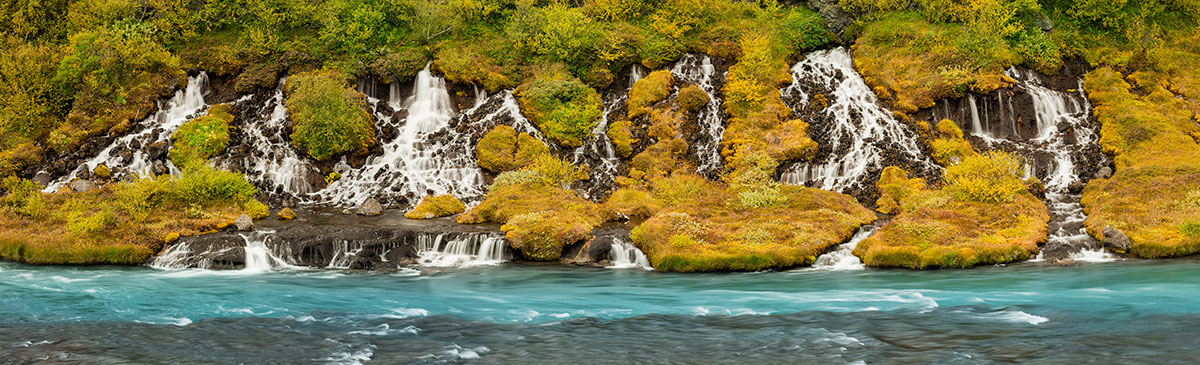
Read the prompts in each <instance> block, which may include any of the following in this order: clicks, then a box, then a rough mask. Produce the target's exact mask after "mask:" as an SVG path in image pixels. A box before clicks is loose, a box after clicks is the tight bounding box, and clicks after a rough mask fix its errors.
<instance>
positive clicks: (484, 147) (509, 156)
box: [475, 125, 550, 173]
mask: <svg viewBox="0 0 1200 365" xmlns="http://www.w3.org/2000/svg"><path fill="white" fill-rule="evenodd" d="M549 154H550V148H549V147H547V146H546V144H545V143H542V141H539V140H538V139H537V138H534V137H533V136H530V135H529V134H527V133H521V134H517V131H516V130H515V129H513V128H512V127H509V126H507V125H497V126H495V127H493V128H492V130H491V131H489V132H488V133H487V134H485V135H484V136H483V138H482V139H480V140H479V145H477V146H476V148H475V157H476V159H477V160H478V161H479V167H482V168H484V169H487V170H488V171H491V172H495V173H500V172H505V171H511V170H516V169H520V168H523V167H525V166H528V165H530V164H532V163H533V162H534V161H536V160H537V159H538V158H540V157H542V156H547V155H549Z"/></svg>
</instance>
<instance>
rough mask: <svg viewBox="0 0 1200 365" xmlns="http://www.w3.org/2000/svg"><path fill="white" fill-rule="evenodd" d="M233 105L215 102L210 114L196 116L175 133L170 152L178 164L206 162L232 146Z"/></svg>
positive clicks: (209, 110)
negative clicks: (230, 140) (230, 136)
mask: <svg viewBox="0 0 1200 365" xmlns="http://www.w3.org/2000/svg"><path fill="white" fill-rule="evenodd" d="M232 122H233V108H232V107H231V106H229V104H219V105H213V106H212V107H210V108H208V114H207V115H205V116H203V117H199V118H196V119H192V120H190V121H188V122H187V123H184V124H183V125H182V126H179V129H178V130H176V131H175V133H174V134H172V135H171V150H170V152H169V153H168V156H169V157H170V158H171V162H173V163H174V164H175V165H176V166H189V165H191V164H195V163H203V162H204V161H206V160H208V159H209V158H211V157H213V156H216V155H218V154H220V153H221V151H224V150H225V148H226V147H228V146H229V128H230V124H231V123H232Z"/></svg>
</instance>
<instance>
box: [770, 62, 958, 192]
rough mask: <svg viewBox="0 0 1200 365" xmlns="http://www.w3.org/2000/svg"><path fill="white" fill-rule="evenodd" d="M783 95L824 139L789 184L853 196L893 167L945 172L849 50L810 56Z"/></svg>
mask: <svg viewBox="0 0 1200 365" xmlns="http://www.w3.org/2000/svg"><path fill="white" fill-rule="evenodd" d="M781 93H782V95H783V99H784V101H785V102H787V103H788V105H789V106H790V107H792V109H794V110H795V111H796V112H797V113H798V114H800V115H802V116H804V117H805V118H804V119H805V121H806V122H808V123H809V125H810V128H809V135H812V136H819V139H820V140H819V141H817V142H818V144H819V145H820V150H819V153H818V154H817V157H816V158H815V159H814V160H813V161H812V162H797V163H794V164H792V165H791V166H790V167H788V168H787V170H786V171H785V172H784V173H783V175H782V176H781V180H782V181H783V182H784V183H788V184H793V185H807V186H812V187H817V188H821V189H824V190H831V191H837V192H842V193H851V192H854V191H861V190H871V189H873V188H874V184H875V179H876V178H877V177H878V173H879V171H882V170H883V168H884V167H887V166H888V165H900V166H901V167H904V168H905V169H907V170H908V171H909V172H912V173H914V174H915V175H918V176H927V175H936V174H937V172H939V171H940V169H941V168H940V167H939V166H937V165H936V164H934V163H933V161H931V160H930V159H929V157H928V156H927V155H926V154H924V153H923V152H922V147H921V142H920V140H919V139H918V138H917V136H916V135H915V133H913V132H912V131H910V130H909V128H908V127H907V126H905V125H904V124H903V123H901V122H900V121H897V120H896V119H895V118H894V117H893V116H892V113H891V112H890V111H888V110H887V109H885V108H884V107H883V106H882V105H880V104H879V100H878V99H877V98H876V96H875V93H874V92H872V91H871V89H870V88H869V87H867V84H866V83H865V82H864V81H863V79H862V77H861V76H860V75H859V74H858V72H856V71H855V70H854V63H853V60H852V59H851V57H850V53H849V52H848V51H846V49H845V48H836V49H831V50H826V51H817V52H812V53H809V54H808V55H807V56H806V57H805V58H804V60H802V61H800V62H798V63H796V65H795V66H793V67H792V84H791V85H790V86H788V87H786V88H784V89H783V90H781ZM822 99H824V100H827V104H828V105H827V106H825V107H824V108H821V103H820V102H819V101H820V100H822Z"/></svg>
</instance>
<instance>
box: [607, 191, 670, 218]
mask: <svg viewBox="0 0 1200 365" xmlns="http://www.w3.org/2000/svg"><path fill="white" fill-rule="evenodd" d="M604 205H606V206H608V208H609V209H612V210H613V211H614V212H617V213H619V214H621V215H623V216H625V217H628V218H632V219H645V218H650V217H651V216H654V215H655V214H657V213H658V211H659V210H661V209H662V207H663V203H662V201H659V200H658V198H655V197H654V194H652V193H651V192H649V191H646V190H641V189H633V188H622V189H617V190H616V191H614V192H613V193H612V195H609V197H608V200H607V201H605V202H604Z"/></svg>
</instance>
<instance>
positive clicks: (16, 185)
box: [0, 176, 48, 220]
mask: <svg viewBox="0 0 1200 365" xmlns="http://www.w3.org/2000/svg"><path fill="white" fill-rule="evenodd" d="M0 186H2V187H3V188H4V191H6V192H8V193H7V194H5V195H4V196H3V197H0V207H3V209H4V212H5V213H8V214H13V215H17V216H20V217H25V218H29V219H33V220H40V219H43V218H46V215H47V214H48V212H47V210H46V201H45V200H44V199H42V193H41V191H40V189H39V186H38V184H36V183H34V182H32V181H29V180H25V179H21V178H18V177H16V176H10V177H7V178H4V180H3V181H0Z"/></svg>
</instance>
